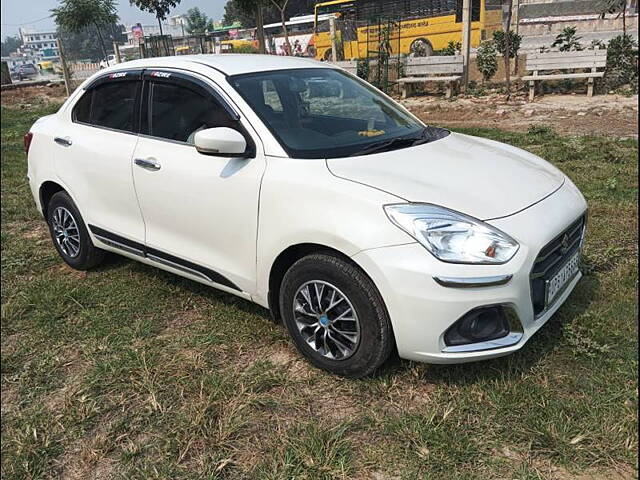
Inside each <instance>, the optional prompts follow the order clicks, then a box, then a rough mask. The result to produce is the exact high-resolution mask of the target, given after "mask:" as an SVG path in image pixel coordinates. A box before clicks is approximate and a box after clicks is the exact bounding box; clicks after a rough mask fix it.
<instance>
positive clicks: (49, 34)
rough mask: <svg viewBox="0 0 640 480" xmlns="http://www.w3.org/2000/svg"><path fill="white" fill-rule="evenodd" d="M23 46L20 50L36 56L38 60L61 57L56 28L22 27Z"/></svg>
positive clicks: (52, 59)
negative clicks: (39, 29) (37, 28)
mask: <svg viewBox="0 0 640 480" xmlns="http://www.w3.org/2000/svg"><path fill="white" fill-rule="evenodd" d="M20 37H21V38H22V46H21V47H20V52H21V53H23V54H26V55H27V56H30V57H32V58H34V59H35V60H36V61H37V62H42V61H46V60H50V61H56V60H58V59H59V55H58V45H57V43H56V38H57V37H58V34H57V32H56V31H55V30H44V31H38V30H35V29H32V28H21V29H20Z"/></svg>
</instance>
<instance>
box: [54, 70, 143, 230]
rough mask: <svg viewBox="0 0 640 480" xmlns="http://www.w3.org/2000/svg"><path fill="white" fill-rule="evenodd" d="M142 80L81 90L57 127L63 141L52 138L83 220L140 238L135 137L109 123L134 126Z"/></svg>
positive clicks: (60, 170)
mask: <svg viewBox="0 0 640 480" xmlns="http://www.w3.org/2000/svg"><path fill="white" fill-rule="evenodd" d="M119 78H121V77H119ZM140 85H141V82H140V81H128V82H120V83H119V84H118V85H115V84H107V83H103V84H101V85H100V86H99V87H97V88H95V89H93V90H89V91H87V92H85V93H84V95H83V97H82V98H81V99H80V100H79V101H78V102H77V103H76V105H75V107H74V111H73V121H68V122H65V123H61V124H60V127H59V128H60V131H59V132H55V135H56V138H59V139H64V140H65V141H64V142H63V141H56V142H55V143H54V142H52V145H51V148H52V149H55V150H56V154H55V155H54V157H55V168H56V173H57V175H58V177H59V178H60V179H61V180H62V181H63V182H64V183H65V184H66V185H68V186H69V188H70V189H71V194H72V195H73V197H74V198H75V200H76V201H77V203H78V208H79V209H80V211H81V212H82V215H83V217H84V219H85V221H86V222H87V224H91V225H96V226H98V227H102V228H104V229H106V230H109V231H111V232H114V233H116V234H118V235H121V236H123V237H125V238H128V239H130V240H134V241H138V242H144V224H143V221H142V214H141V212H140V208H139V206H138V200H137V197H136V194H135V189H134V187H133V178H132V174H131V170H132V166H131V161H132V156H133V152H134V149H135V146H136V143H137V141H138V136H137V135H136V134H135V133H131V132H125V131H118V130H116V129H114V128H108V127H119V128H122V129H128V130H135V122H136V120H135V103H136V97H137V95H138V89H139V87H140ZM98 95H100V97H98ZM94 125H100V126H94Z"/></svg>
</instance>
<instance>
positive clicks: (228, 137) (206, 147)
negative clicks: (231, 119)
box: [194, 127, 247, 157]
mask: <svg viewBox="0 0 640 480" xmlns="http://www.w3.org/2000/svg"><path fill="white" fill-rule="evenodd" d="M194 143H195V146H196V150H197V151H198V152H200V153H204V154H206V155H217V156H220V157H240V156H242V154H244V153H245V152H246V150H247V141H246V140H245V138H244V136H243V135H242V134H241V133H240V132H239V131H237V130H234V129H233V128H229V127H216V128H207V129H205V130H200V131H199V132H196V134H195V136H194Z"/></svg>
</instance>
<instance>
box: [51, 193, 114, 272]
mask: <svg viewBox="0 0 640 480" xmlns="http://www.w3.org/2000/svg"><path fill="white" fill-rule="evenodd" d="M47 223H48V224H49V232H50V233H51V239H52V240H53V245H54V247H55V248H56V250H57V251H58V253H59V254H60V256H61V257H62V259H63V260H64V261H65V262H66V263H67V264H68V265H69V266H70V267H73V268H75V269H77V270H88V269H90V268H93V267H95V266H97V265H98V264H100V262H102V260H103V259H104V255H105V252H104V250H100V249H98V248H96V247H95V246H94V245H93V243H92V242H91V237H89V233H88V232H87V228H86V227H85V225H84V221H83V220H82V216H81V215H80V212H79V211H78V208H77V207H76V205H75V203H73V200H71V197H70V196H69V195H68V194H67V193H66V192H58V193H56V194H55V195H53V197H51V200H50V201H49V205H48V206H47Z"/></svg>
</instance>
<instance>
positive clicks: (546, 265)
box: [530, 216, 586, 316]
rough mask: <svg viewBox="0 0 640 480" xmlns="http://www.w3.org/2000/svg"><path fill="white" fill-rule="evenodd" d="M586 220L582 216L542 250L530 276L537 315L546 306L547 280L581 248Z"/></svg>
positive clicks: (534, 309) (532, 299)
mask: <svg viewBox="0 0 640 480" xmlns="http://www.w3.org/2000/svg"><path fill="white" fill-rule="evenodd" d="M585 222H586V217H585V216H582V217H580V218H579V219H578V220H576V221H575V222H573V223H572V224H571V225H570V226H569V227H568V228H567V229H566V230H564V231H563V232H562V233H561V234H560V235H558V236H557V237H556V238H554V239H553V240H551V242H549V243H548V244H547V245H546V246H545V247H544V248H543V249H542V250H540V253H539V254H538V257H537V258H536V261H535V262H534V264H533V270H531V277H530V279H531V301H532V302H533V312H534V313H535V315H536V316H538V315H540V314H541V313H543V312H544V310H545V307H546V305H545V303H546V298H545V294H546V281H547V280H549V279H551V278H552V277H553V276H554V275H555V274H556V273H557V272H558V271H559V270H560V268H561V267H562V266H563V265H564V264H565V262H566V261H567V260H569V259H570V258H571V257H572V256H573V255H574V254H575V253H576V251H578V250H579V249H580V246H581V244H582V235H583V233H584V226H585Z"/></svg>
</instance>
